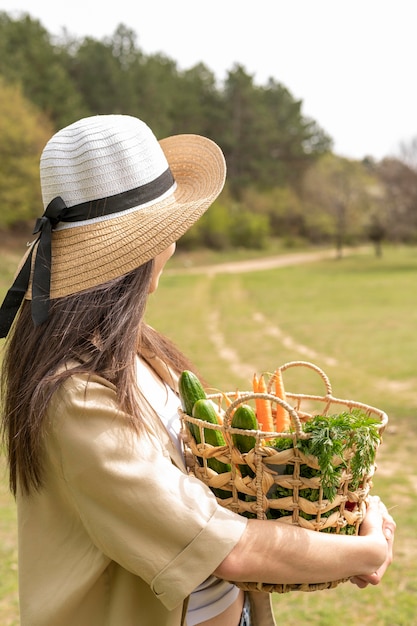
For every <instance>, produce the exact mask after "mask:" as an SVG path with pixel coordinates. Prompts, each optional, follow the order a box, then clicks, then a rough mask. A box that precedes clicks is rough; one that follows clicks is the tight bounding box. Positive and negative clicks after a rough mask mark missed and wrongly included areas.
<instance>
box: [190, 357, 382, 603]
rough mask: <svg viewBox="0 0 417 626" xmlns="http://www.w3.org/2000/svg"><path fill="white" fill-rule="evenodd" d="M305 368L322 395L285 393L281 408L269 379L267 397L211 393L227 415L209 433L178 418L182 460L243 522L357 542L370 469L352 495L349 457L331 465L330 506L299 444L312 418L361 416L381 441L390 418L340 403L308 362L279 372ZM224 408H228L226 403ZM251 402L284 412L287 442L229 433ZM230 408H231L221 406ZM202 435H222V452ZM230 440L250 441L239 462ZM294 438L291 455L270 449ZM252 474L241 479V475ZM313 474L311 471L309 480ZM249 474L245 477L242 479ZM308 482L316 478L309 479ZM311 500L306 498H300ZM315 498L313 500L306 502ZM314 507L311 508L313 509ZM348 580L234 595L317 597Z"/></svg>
mask: <svg viewBox="0 0 417 626" xmlns="http://www.w3.org/2000/svg"><path fill="white" fill-rule="evenodd" d="M300 366H301V367H307V368H310V369H312V370H315V371H316V372H317V373H318V374H319V376H320V377H321V378H322V380H323V383H324V386H325V394H324V395H321V396H320V395H307V394H297V393H289V392H287V393H286V401H284V400H282V399H281V398H278V397H277V396H275V395H274V394H273V393H271V385H272V379H271V380H270V381H269V384H268V389H267V393H266V394H259V393H252V392H241V393H240V395H239V397H238V398H237V399H235V400H233V401H232V403H231V404H230V399H232V398H235V397H236V392H227V393H215V394H210V395H208V397H209V398H210V399H211V400H213V401H214V402H215V403H217V404H218V406H219V408H221V409H222V411H224V415H223V424H221V425H213V424H210V423H208V422H203V421H201V420H199V419H196V418H193V417H191V416H189V415H187V414H185V413H184V412H183V411H180V415H181V418H182V423H183V440H184V448H185V458H186V462H187V466H188V468H189V471H190V472H192V473H193V474H194V475H195V476H196V477H197V478H199V479H200V480H202V481H203V482H204V483H205V484H206V485H208V486H209V487H210V488H211V489H212V490H213V491H214V493H215V494H216V496H218V497H217V499H218V502H219V503H220V504H221V505H222V506H224V507H226V508H228V509H230V510H232V511H234V512H236V513H238V514H240V515H244V516H246V517H253V518H257V519H269V518H274V519H278V520H279V522H282V523H286V524H295V525H298V526H303V527H304V528H307V529H310V530H314V531H325V532H334V533H346V532H348V533H349V534H357V532H358V529H359V526H360V523H361V521H362V519H363V516H364V511H365V507H366V504H365V501H366V498H367V496H368V494H369V491H370V489H371V487H372V476H373V474H374V470H375V465H373V466H372V467H371V469H370V471H367V472H364V473H363V475H362V478H361V481H360V488H356V489H355V488H353V487H352V484H351V479H352V474H351V472H350V466H349V454H348V455H345V458H344V459H343V461H342V459H340V458H339V459H337V458H335V459H334V460H333V463H334V464H335V465H338V464H339V465H340V464H341V463H344V465H345V467H343V469H342V472H341V475H340V480H339V484H338V488H337V495H336V497H335V498H334V499H333V500H332V501H330V500H326V499H325V498H324V496H323V490H322V486H321V481H320V472H319V464H318V460H317V458H316V457H315V456H312V455H305V454H303V453H302V452H301V451H300V450H299V449H298V447H297V443H298V442H299V441H300V440H301V439H306V438H308V437H309V436H310V435H309V434H308V433H306V432H304V430H303V422H305V421H307V420H308V419H310V418H311V417H312V416H313V415H324V416H329V415H335V414H338V413H341V412H342V411H346V410H348V411H352V410H353V409H360V410H362V411H363V412H364V413H366V414H367V415H368V416H370V417H372V418H373V419H375V420H376V421H377V422H378V425H377V428H378V430H379V434H382V432H383V430H384V428H385V426H386V424H387V422H388V417H387V415H386V414H385V413H384V412H383V411H381V410H379V409H377V408H375V407H372V406H369V405H367V404H363V403H361V402H356V401H352V400H342V399H339V398H336V397H334V396H333V394H332V387H331V384H330V381H329V379H328V377H327V375H326V374H325V373H324V372H323V371H322V370H321V369H320V368H319V367H317V366H316V365H314V364H312V363H309V362H306V361H292V362H290V363H286V364H285V365H282V366H281V367H280V368H279V369H280V370H281V372H283V371H285V370H286V369H288V368H290V367H300ZM226 398H229V401H228V402H227V403H225V399H226ZM256 398H264V399H269V400H271V403H272V405H273V406H276V404H277V403H278V404H281V405H282V406H283V407H284V408H285V409H286V410H287V411H288V413H289V415H290V418H291V423H292V429H291V434H290V435H289V433H288V432H285V433H283V432H264V431H261V430H241V429H236V428H232V427H231V425H230V422H231V416H232V413H233V411H234V410H235V409H236V408H237V407H238V406H239V405H240V404H250V402H251V401H254V400H255V399H256ZM225 404H226V405H229V406H225ZM190 424H193V425H195V426H197V427H198V428H199V431H200V436H201V443H196V441H195V440H194V438H193V437H192V434H191V430H190V427H189V426H190ZM204 429H214V430H219V431H221V432H222V434H223V436H224V439H225V442H226V445H224V446H221V447H215V446H212V445H210V444H208V443H206V442H205V438H204ZM233 434H244V435H248V436H252V437H254V438H255V441H256V443H255V446H254V447H253V448H252V449H251V450H250V451H249V452H247V453H244V454H242V453H241V452H240V451H239V450H238V449H237V448H236V447H235V445H234V444H233V440H232V435H233ZM289 437H290V438H292V444H291V447H290V448H288V449H284V450H277V449H274V447H272V443H273V442H274V440H276V439H278V438H286V439H287V440H288V438H289ZM212 458H216V459H217V460H219V461H221V462H222V463H226V464H229V465H230V471H226V472H225V473H216V472H215V471H214V470H213V469H212V468H211V467H209V466H208V464H207V461H208V460H209V459H212ZM243 466H246V467H247V468H250V470H249V471H246V472H242V467H243ZM311 470H314V472H312V471H311ZM245 474H246V475H245ZM312 474H315V475H314V476H313V477H312V476H311V475H312ZM307 490H308V493H309V495H310V497H309V498H306V497H303V494H306V493H307ZM312 493H314V495H315V497H314V498H311V494H312ZM312 499H313V500H314V501H312ZM341 582H345V580H338V581H331V582H323V583H314V584H297V585H295V584H291V585H283V584H269V583H267V582H259V583H252V582H249V583H236V584H237V585H238V586H239V587H241V588H243V589H245V590H251V591H266V592H276V593H285V592H288V591H295V590H298V591H316V590H321V589H330V588H334V587H336V586H337V585H338V584H339V583H341Z"/></svg>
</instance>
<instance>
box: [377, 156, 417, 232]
mask: <svg viewBox="0 0 417 626" xmlns="http://www.w3.org/2000/svg"><path fill="white" fill-rule="evenodd" d="M377 175H378V177H379V180H380V182H381V184H382V185H383V189H384V205H385V207H384V208H385V212H386V216H387V217H386V223H387V232H388V235H389V238H390V239H391V240H392V241H416V240H417V169H413V168H412V167H410V165H408V164H407V163H406V162H404V161H401V160H399V159H395V158H390V159H383V160H382V161H381V163H380V164H379V165H378V168H377Z"/></svg>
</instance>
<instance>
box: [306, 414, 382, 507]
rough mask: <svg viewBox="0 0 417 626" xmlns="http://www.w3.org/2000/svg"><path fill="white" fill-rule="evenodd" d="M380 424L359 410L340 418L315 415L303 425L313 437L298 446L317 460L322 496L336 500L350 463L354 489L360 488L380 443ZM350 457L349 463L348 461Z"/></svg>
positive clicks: (342, 415)
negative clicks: (338, 487) (338, 462)
mask: <svg viewBox="0 0 417 626" xmlns="http://www.w3.org/2000/svg"><path fill="white" fill-rule="evenodd" d="M378 424H379V422H378V421H376V420H375V419H373V418H371V417H369V416H368V415H366V414H365V413H364V412H363V411H361V410H359V409H353V410H352V411H351V412H347V411H346V412H344V413H340V414H338V415H327V416H323V415H316V416H314V417H312V418H311V419H310V420H308V421H307V422H306V423H305V424H304V431H305V432H306V433H310V437H309V438H308V439H301V440H299V441H298V443H297V447H298V448H299V449H300V450H301V451H302V452H304V453H305V454H312V455H314V456H315V457H316V458H317V462H318V464H319V467H320V472H321V484H322V487H323V494H324V496H325V497H326V498H327V499H328V500H330V501H332V500H334V498H335V496H336V493H337V486H338V483H339V479H340V475H341V473H342V470H343V469H344V468H345V467H347V465H348V462H349V466H350V470H351V472H352V481H351V485H352V488H353V489H357V488H358V487H359V485H360V482H361V480H362V477H363V475H364V473H367V472H369V471H370V469H371V467H372V465H373V463H374V461H375V455H376V450H377V447H378V443H379V440H380V435H379V431H378ZM349 455H351V458H350V461H349V460H348V459H347V458H345V457H347V456H349ZM335 456H337V457H339V458H340V459H341V463H340V464H339V465H334V464H333V461H334V457H335Z"/></svg>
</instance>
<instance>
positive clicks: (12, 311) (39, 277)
mask: <svg viewBox="0 0 417 626" xmlns="http://www.w3.org/2000/svg"><path fill="white" fill-rule="evenodd" d="M173 184H174V178H173V176H172V173H171V170H170V169H169V168H168V169H167V170H165V172H163V173H162V174H161V175H160V176H158V178H156V179H155V180H153V181H151V182H150V183H146V184H145V185H142V186H140V187H137V188H135V189H131V190H129V191H125V192H122V193H119V194H115V195H113V196H109V197H107V198H100V199H99V200H91V201H89V202H83V203H81V204H77V205H75V206H72V207H67V206H66V204H65V202H64V201H63V199H62V198H61V197H60V196H57V197H56V198H54V199H53V200H51V202H50V203H49V204H48V206H47V207H46V209H45V212H44V214H43V215H42V217H40V218H38V219H37V220H36V224H35V228H34V231H33V234H39V236H38V239H37V240H36V241H35V242H34V244H33V245H32V249H31V252H30V253H29V255H28V256H27V257H26V260H25V262H24V264H23V266H22V268H21V270H20V272H19V273H18V275H17V277H16V279H15V281H14V283H13V285H12V286H11V287H10V289H9V291H8V292H7V294H6V297H5V299H4V300H3V304H2V305H1V308H0V338H2V337H6V336H7V334H8V332H9V330H10V327H11V325H12V324H13V320H14V319H15V317H16V314H17V312H18V310H19V308H20V306H21V304H22V301H23V298H24V297H25V293H26V291H27V289H28V286H29V281H30V274H31V266H32V256H33V251H34V248H35V245H36V243H37V244H38V246H37V252H36V257H35V265H34V271H33V277H32V320H33V323H34V324H35V326H40V325H41V324H43V322H45V321H46V320H47V318H48V314H49V298H50V287H51V239H52V230H53V229H54V228H55V227H56V225H57V224H58V223H59V222H81V221H85V220H91V219H95V218H98V217H103V216H106V215H111V214H113V213H119V212H123V211H126V210H128V209H131V208H133V207H140V206H141V205H143V204H146V203H147V202H151V201H152V200H155V199H157V198H159V197H161V196H162V195H163V194H164V193H166V192H167V191H168V190H169V189H170V188H171V187H172V186H173Z"/></svg>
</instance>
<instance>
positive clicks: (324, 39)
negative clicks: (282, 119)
mask: <svg viewBox="0 0 417 626" xmlns="http://www.w3.org/2000/svg"><path fill="white" fill-rule="evenodd" d="M415 6H416V2H415V0H395V1H393V0H255V1H253V2H249V0H208V1H207V2H199V1H198V0H176V1H173V0H165V1H159V2H158V1H157V0H148V2H144V1H143V0H116V2H113V3H110V2H104V1H103V0H70V1H69V2H65V3H62V2H59V1H58V0H0V10H1V11H6V12H7V13H9V14H11V15H12V16H16V17H18V16H19V12H20V11H23V12H26V13H29V14H30V15H31V16H32V17H33V18H35V19H39V20H40V22H41V23H42V25H43V26H44V27H45V28H46V29H47V30H48V32H49V33H50V34H52V35H59V34H61V33H62V29H63V28H66V29H67V30H68V32H69V33H70V34H71V35H74V36H78V37H85V36H91V37H94V38H95V39H102V38H104V37H106V36H111V35H112V34H113V33H114V31H115V29H116V28H117V26H118V25H119V24H121V23H122V24H124V25H126V26H127V27H129V28H131V29H132V30H133V31H134V32H135V33H136V35H137V44H138V47H139V48H140V49H141V50H142V51H143V52H144V53H145V54H151V53H155V52H162V53H164V54H165V55H166V56H168V57H169V58H170V59H172V60H173V61H175V62H176V63H177V65H178V67H179V68H180V69H188V68H190V67H192V66H193V65H195V64H196V63H199V62H203V63H205V64H206V65H207V67H208V68H209V69H210V70H212V71H213V73H214V74H215V75H216V76H217V77H218V79H219V80H222V79H223V78H224V76H225V74H226V72H227V71H228V70H230V69H232V68H233V65H234V64H235V63H239V64H240V65H243V67H244V68H245V69H246V71H247V72H248V73H249V74H251V75H252V76H253V77H254V80H255V82H256V83H258V84H261V85H266V83H267V80H268V78H269V77H273V78H274V79H275V80H277V81H278V82H281V83H282V84H284V85H285V87H287V89H288V90H289V91H290V93H291V94H292V95H293V97H295V98H297V99H300V100H302V102H303V107H302V112H303V114H304V115H306V116H309V117H312V118H313V119H314V120H315V121H316V122H318V124H319V125H320V126H321V127H322V128H323V129H324V130H325V131H326V132H327V133H328V134H329V135H330V136H331V137H332V139H333V141H334V151H335V152H336V153H337V154H339V155H341V156H346V157H350V158H353V159H362V158H363V157H364V156H367V155H370V156H373V157H374V158H376V159H381V158H383V157H384V156H390V155H394V156H395V155H398V154H399V153H400V145H401V143H402V142H405V143H406V144H407V143H410V142H411V140H412V139H413V138H414V137H417V84H416V76H417V70H416V62H417V36H416V24H417V9H415V8H414V7H415ZM145 121H146V120H145ZM192 130H193V129H190V132H192Z"/></svg>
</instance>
